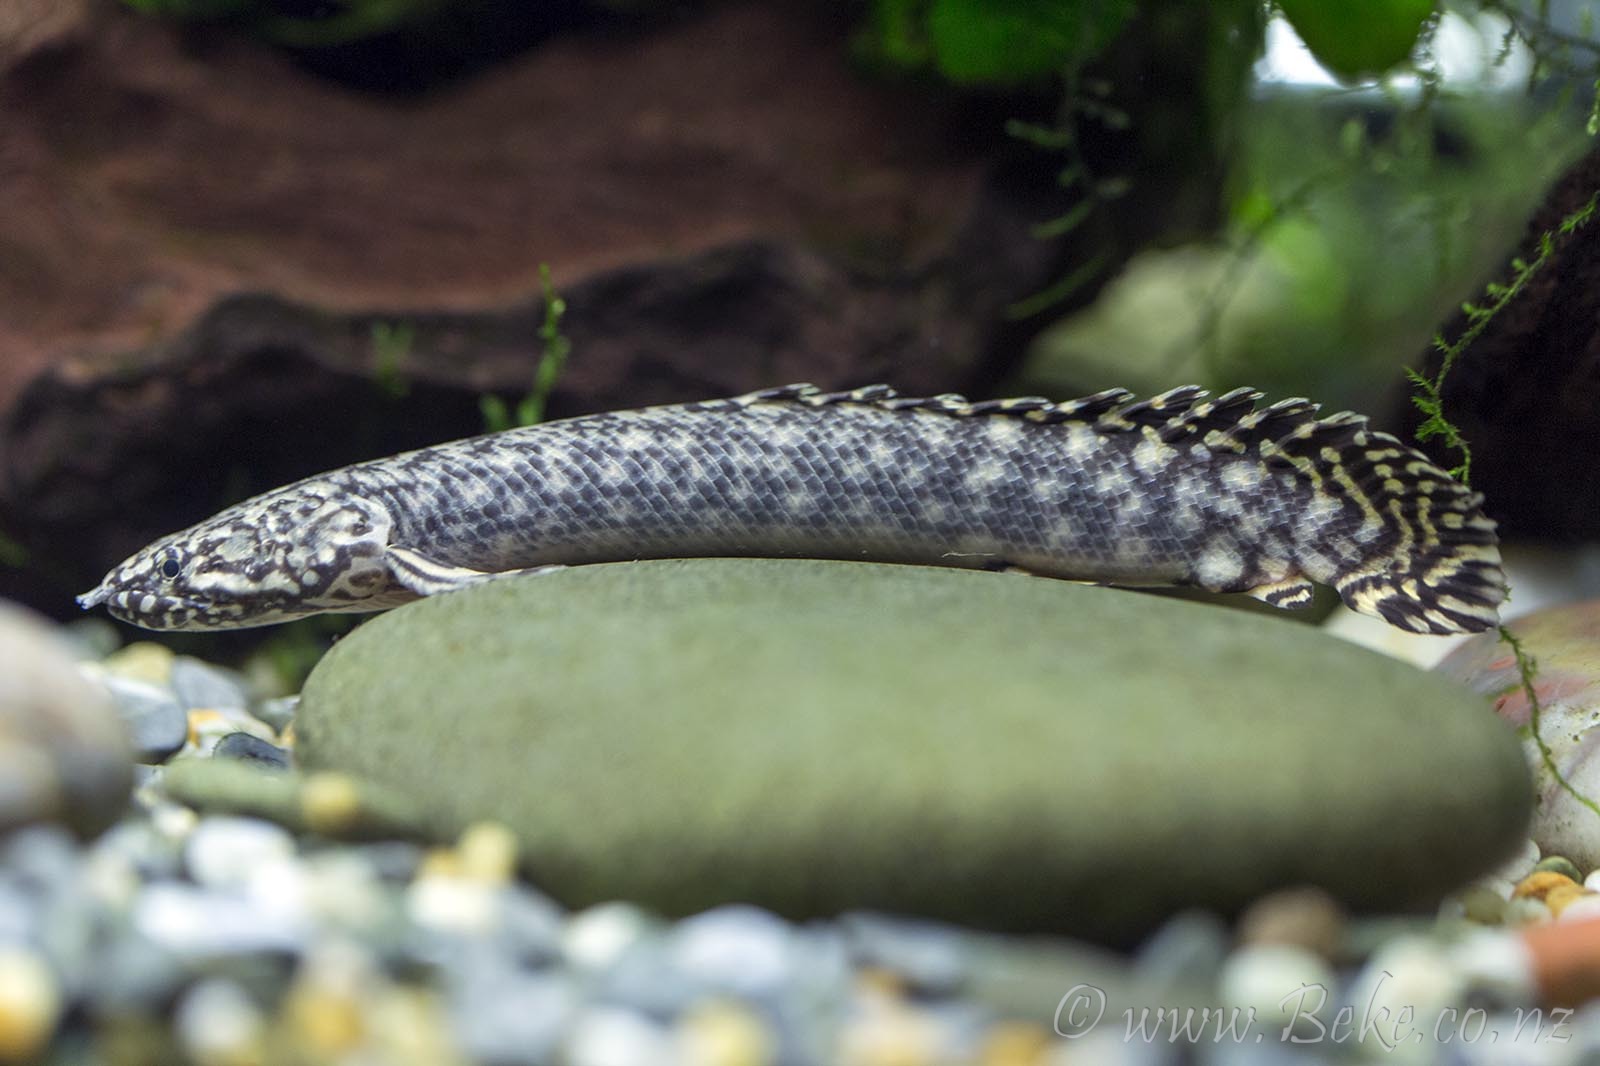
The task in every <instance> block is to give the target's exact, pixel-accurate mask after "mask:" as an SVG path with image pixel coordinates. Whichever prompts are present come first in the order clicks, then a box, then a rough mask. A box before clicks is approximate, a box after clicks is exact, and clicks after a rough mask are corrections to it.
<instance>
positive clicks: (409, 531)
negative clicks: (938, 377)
mask: <svg viewBox="0 0 1600 1066" xmlns="http://www.w3.org/2000/svg"><path fill="white" fill-rule="evenodd" d="M1260 399H1261V394H1260V393H1258V392H1255V391H1253V390H1250V389H1235V390H1234V391H1232V392H1228V393H1226V394H1224V395H1221V396H1216V397H1212V396H1210V395H1209V394H1208V393H1206V392H1205V391H1204V390H1202V389H1200V388H1198V387H1195V386H1185V387H1182V388H1177V389H1173V390H1171V391H1168V392H1164V393H1162V394H1160V395H1159V396H1154V397H1151V398H1149V399H1144V400H1137V399H1135V398H1134V397H1133V395H1132V394H1131V393H1128V392H1127V391H1125V390H1122V389H1112V390H1108V391H1105V392H1099V393H1095V394H1094V395H1092V396H1085V397H1083V398H1081V399H1077V400H1071V401H1067V402H1061V403H1055V402H1051V401H1049V400H1045V399H1041V398H1038V397H1023V398H1020V399H1008V400H984V401H977V402H972V401H968V400H966V399H964V398H962V397H960V396H955V395H945V396H935V397H931V398H928V397H908V396H901V395H899V394H898V393H896V392H895V391H894V390H893V389H891V388H889V387H888V386H884V385H874V386H869V387H867V388H861V389H855V390H851V391H846V392H824V391H822V390H820V389H817V388H815V387H814V386H811V385H789V386H784V387H782V388H776V389H768V390H764V391H761V392H754V393H750V394H748V395H745V396H739V397H735V398H733V399H727V400H714V401H708V402H702V403H690V404H681V405H673V406H663V407H653V408H646V409H644V410H638V411H618V412H611V413H605V414H596V415H588V416H584V417H581V418H572V419H567V420H564V421H559V422H551V423H547V424H544V425H539V426H532V427H527V428H522V429H513V430H507V431H505V432H501V433H493V434H488V435H486V436H481V437H474V438H470V439H467V440H460V441H455V442H452V443H448V444H441V445H438V446H435V447H431V448H423V449H421V450H419V451H414V452H408V453H405V454H403V455H396V456H392V457H389V458H385V459H378V460H374V461H371V462H365V463H358V464H356V465H353V466H348V467H344V468H342V469H339V470H333V471H330V472H328V473H325V474H321V475H318V476H316V477H311V478H307V479H305V480H303V481H299V482H296V483H295V484H292V485H289V486H286V487H284V488H281V489H277V490H275V491H273V492H268V493H265V494H263V495H261V496H257V497H255V498H254V499H251V500H247V501H245V502H243V503H240V504H237V505H235V506H233V507H230V508H228V509H226V510H224V511H222V512H221V513H219V514H217V515H216V516H214V517H212V518H210V519H208V520H207V521H204V522H201V523H200V524H198V525H196V526H194V527H192V528H190V529H187V530H184V531H183V532H180V533H176V534H173V535H171V536H168V537H164V538H162V539H161V540H158V541H156V542H155V543H154V544H151V545H150V546H149V547H147V548H145V549H143V550H141V551H139V552H138V553H136V554H135V555H133V556H132V557H131V558H130V559H128V560H127V561H126V562H124V563H122V564H121V565H120V566H118V567H117V568H116V569H114V570H112V571H111V573H110V574H108V575H107V577H106V579H105V581H103V582H102V583H101V584H100V585H99V587H97V588H96V589H94V590H93V591H92V592H89V593H86V594H85V595H84V596H82V597H80V598H79V602H80V603H81V604H82V605H83V606H84V607H86V608H87V607H92V606H95V605H98V604H104V605H105V606H106V607H107V609H108V610H109V611H110V612H111V613H112V614H113V615H114V616H116V617H118V618H121V619H123V620H125V621H128V622H132V623H134V624H137V625H141V626H145V627H147V628H151V629H206V628H238V627H246V626H258V625H268V624H272V623H276V622H282V621H286V620H288V619H292V618H297V617H301V616H304V615H310V614H317V613H321V612H327V611H375V610H383V609H386V608H389V607H393V606H396V605H398V604H400V603H404V602H406V601H408V600H412V599H415V598H417V597H419V596H424V595H431V594H433V593H437V592H445V591H449V590H451V589H455V588H460V587H463V586H465V585H470V584H474V583H476V582H479V581H483V580H488V579H491V578H494V577H498V576H502V575H504V574H507V573H523V572H536V571H538V570H541V569H544V568H550V567H555V566H562V565H572V564H580V563H594V562H605V561H614V560H627V559H639V558H678V557H692V556H798V557H810V558H833V559H866V560H878V561H884V562H904V563H924V564H941V565H949V566H966V567H983V568H988V569H996V570H1001V569H1022V570H1026V571H1028V572H1031V573H1035V574H1041V575H1047V576H1055V577H1064V578H1073V579H1079V580H1092V581H1101V582H1108V583H1125V584H1174V585H1195V586H1199V587H1201V588H1205V589H1210V590H1212V591H1217V592H1244V593H1249V594H1251V595H1254V596H1256V597H1258V598H1260V599H1263V600H1265V601H1266V602H1268V603H1271V604H1274V605H1277V606H1280V607H1301V606H1305V605H1307V604H1308V603H1309V602H1310V601H1311V595H1312V582H1320V583H1324V584H1329V585H1332V586H1334V587H1335V588H1336V589H1337V590H1338V591H1339V594H1340V595H1341V596H1342V597H1343V598H1344V601H1345V602H1346V603H1347V604H1349V605H1350V606H1351V607H1352V608H1354V609H1355V610H1357V611H1361V612H1364V613H1366V614H1372V615H1377V616H1379V617H1382V618H1384V619H1386V620H1388V621H1389V622H1391V623H1393V624H1394V625H1396V626H1398V627H1400V628H1402V629H1407V630H1412V631H1415V632H1422V633H1455V632H1472V631H1476V630H1482V629H1486V628H1489V627H1491V626H1493V625H1494V624H1495V623H1496V621H1497V610H1496V609H1497V606H1498V604H1499V603H1500V602H1501V601H1502V600H1503V598H1504V595H1505V581H1504V577H1503V575H1502V573H1501V570H1500V557H1499V551H1498V547H1497V542H1496V538H1495V527H1494V523H1493V522H1491V521H1490V520H1489V519H1488V518H1486V517H1484V515H1483V513H1482V511H1481V503H1482V500H1481V497H1479V496H1477V495H1476V494H1474V493H1472V492H1470V491H1469V490H1468V489H1467V488H1465V487H1464V486H1462V485H1461V484H1459V483H1458V482H1456V481H1454V480H1453V479H1451V478H1450V476H1449V475H1448V474H1446V473H1445V472H1444V471H1443V470H1441V469H1439V468H1438V467H1437V466H1435V465H1434V464H1433V463H1432V462H1431V461H1430V460H1428V459H1427V458H1426V457H1425V456H1423V455H1422V454H1421V453H1419V452H1417V451H1415V450H1413V449H1411V448H1409V447H1407V446H1406V445H1404V444H1402V443H1401V442H1399V441H1398V440H1396V439H1395V438H1393V437H1391V436H1388V435H1387V434H1383V433H1379V432H1375V431H1373V430H1371V429H1369V428H1368V427H1367V423H1366V420H1365V419H1364V418H1362V417H1361V416H1359V415H1354V414H1348V413H1345V414H1336V415H1333V416H1331V417H1325V418H1319V417H1317V407H1316V406H1315V405H1314V404H1312V403H1310V402H1309V401H1306V400H1302V399H1292V400H1283V401H1280V402H1278V403H1274V404H1271V405H1268V406H1265V407H1258V401H1259V400H1260Z"/></svg>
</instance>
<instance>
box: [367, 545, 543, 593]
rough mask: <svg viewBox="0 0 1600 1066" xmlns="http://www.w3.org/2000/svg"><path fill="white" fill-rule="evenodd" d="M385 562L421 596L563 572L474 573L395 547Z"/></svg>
mask: <svg viewBox="0 0 1600 1066" xmlns="http://www.w3.org/2000/svg"><path fill="white" fill-rule="evenodd" d="M384 559H385V561H386V562H387V563H388V564H389V574H390V576H391V577H393V578H394V581H395V583H396V584H398V585H400V586H401V587H402V588H406V589H409V590H410V591H412V592H414V593H416V594H417V595H418V596H434V595H437V594H438V593H441V592H453V591H455V590H456V589H463V588H466V587H467V586H468V585H477V584H480V583H482V582H484V581H493V580H494V579H496V578H501V577H511V576H513V575H516V574H543V573H547V572H549V571H551V570H560V569H562V568H561V567H560V566H530V567H525V568H523V569H521V570H497V571H488V570H472V569H469V568H468V567H465V566H451V565H449V564H448V563H441V562H439V561H438V560H437V559H430V558H429V557H428V556H426V555H424V554H422V553H421V552H419V551H414V550H412V549H411V548H402V547H400V546H398V545H395V544H391V545H389V546H388V548H386V549H385V551H384Z"/></svg>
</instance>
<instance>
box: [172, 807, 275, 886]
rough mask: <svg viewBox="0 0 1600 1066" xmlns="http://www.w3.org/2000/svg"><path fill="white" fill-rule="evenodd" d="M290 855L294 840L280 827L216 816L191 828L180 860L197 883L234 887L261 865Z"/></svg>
mask: <svg viewBox="0 0 1600 1066" xmlns="http://www.w3.org/2000/svg"><path fill="white" fill-rule="evenodd" d="M294 856H295V846H294V837H292V836H290V835H289V832H288V830H286V829H284V828H283V827H282V826H280V825H276V824H274V823H272V822H268V821H265V820H264V819H261V818H241V817H235V816H232V815H216V816H212V817H209V818H205V819H202V820H201V822H200V824H199V825H197V826H195V829H194V832H193V833H191V834H190V835H189V841H188V844H187V845H186V846H185V848H184V856H183V857H184V865H185V866H186V867H187V868H188V870H189V875H190V876H191V877H193V878H194V879H195V880H196V881H198V882H199V883H200V884H202V885H208V886H210V887H212V888H237V887H241V886H243V885H246V884H248V883H249V882H250V880H251V878H252V876H254V875H255V874H256V873H257V872H258V871H259V870H260V869H261V868H262V867H263V866H265V865H267V864H269V863H281V862H284V861H292V860H293V859H294Z"/></svg>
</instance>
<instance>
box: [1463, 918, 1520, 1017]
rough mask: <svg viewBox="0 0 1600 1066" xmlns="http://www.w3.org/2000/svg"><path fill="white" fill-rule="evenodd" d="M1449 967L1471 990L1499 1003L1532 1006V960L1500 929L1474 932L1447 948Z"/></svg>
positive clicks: (1516, 938) (1512, 936) (1517, 939)
mask: <svg viewBox="0 0 1600 1066" xmlns="http://www.w3.org/2000/svg"><path fill="white" fill-rule="evenodd" d="M1449 956H1450V965H1451V966H1452V967H1454V969H1455V970H1456V971H1457V972H1458V973H1459V974H1461V977H1462V979H1463V980H1465V981H1466V982H1467V984H1468V985H1469V986H1471V988H1472V989H1473V990H1474V991H1477V992H1482V993H1488V994H1489V995H1490V996H1491V997H1492V998H1493V999H1495V1000H1497V1001H1499V1002H1503V1003H1532V1002H1534V1001H1535V1000H1536V998H1537V995H1538V992H1537V989H1536V988H1535V987H1534V981H1533V959H1532V957H1531V956H1530V955H1529V953H1528V947H1527V945H1526V944H1524V943H1523V941H1522V938H1521V937H1520V936H1517V935H1516V934H1515V933H1511V932H1507V931H1506V930H1504V929H1475V930H1472V931H1470V932H1468V933H1466V934H1465V935H1464V936H1462V937H1461V939H1459V940H1457V941H1455V942H1454V943H1452V944H1451V945H1450V948H1449Z"/></svg>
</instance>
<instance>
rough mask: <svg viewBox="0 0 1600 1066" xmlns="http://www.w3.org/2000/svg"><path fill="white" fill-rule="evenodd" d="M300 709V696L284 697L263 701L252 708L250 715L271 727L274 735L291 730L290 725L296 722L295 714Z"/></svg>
mask: <svg viewBox="0 0 1600 1066" xmlns="http://www.w3.org/2000/svg"><path fill="white" fill-rule="evenodd" d="M299 709H300V697H299V696H282V697H279V698H277V699H271V700H262V701H261V702H260V703H258V704H256V705H255V706H254V707H252V708H251V710H250V713H251V714H253V715H255V716H256V717H257V718H258V719H260V720H261V721H263V722H265V723H266V724H267V725H269V726H271V727H272V731H273V732H274V733H282V732H283V731H284V730H285V729H287V728H289V723H291V722H293V721H294V715H295V712H296V711H298V710H299Z"/></svg>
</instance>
